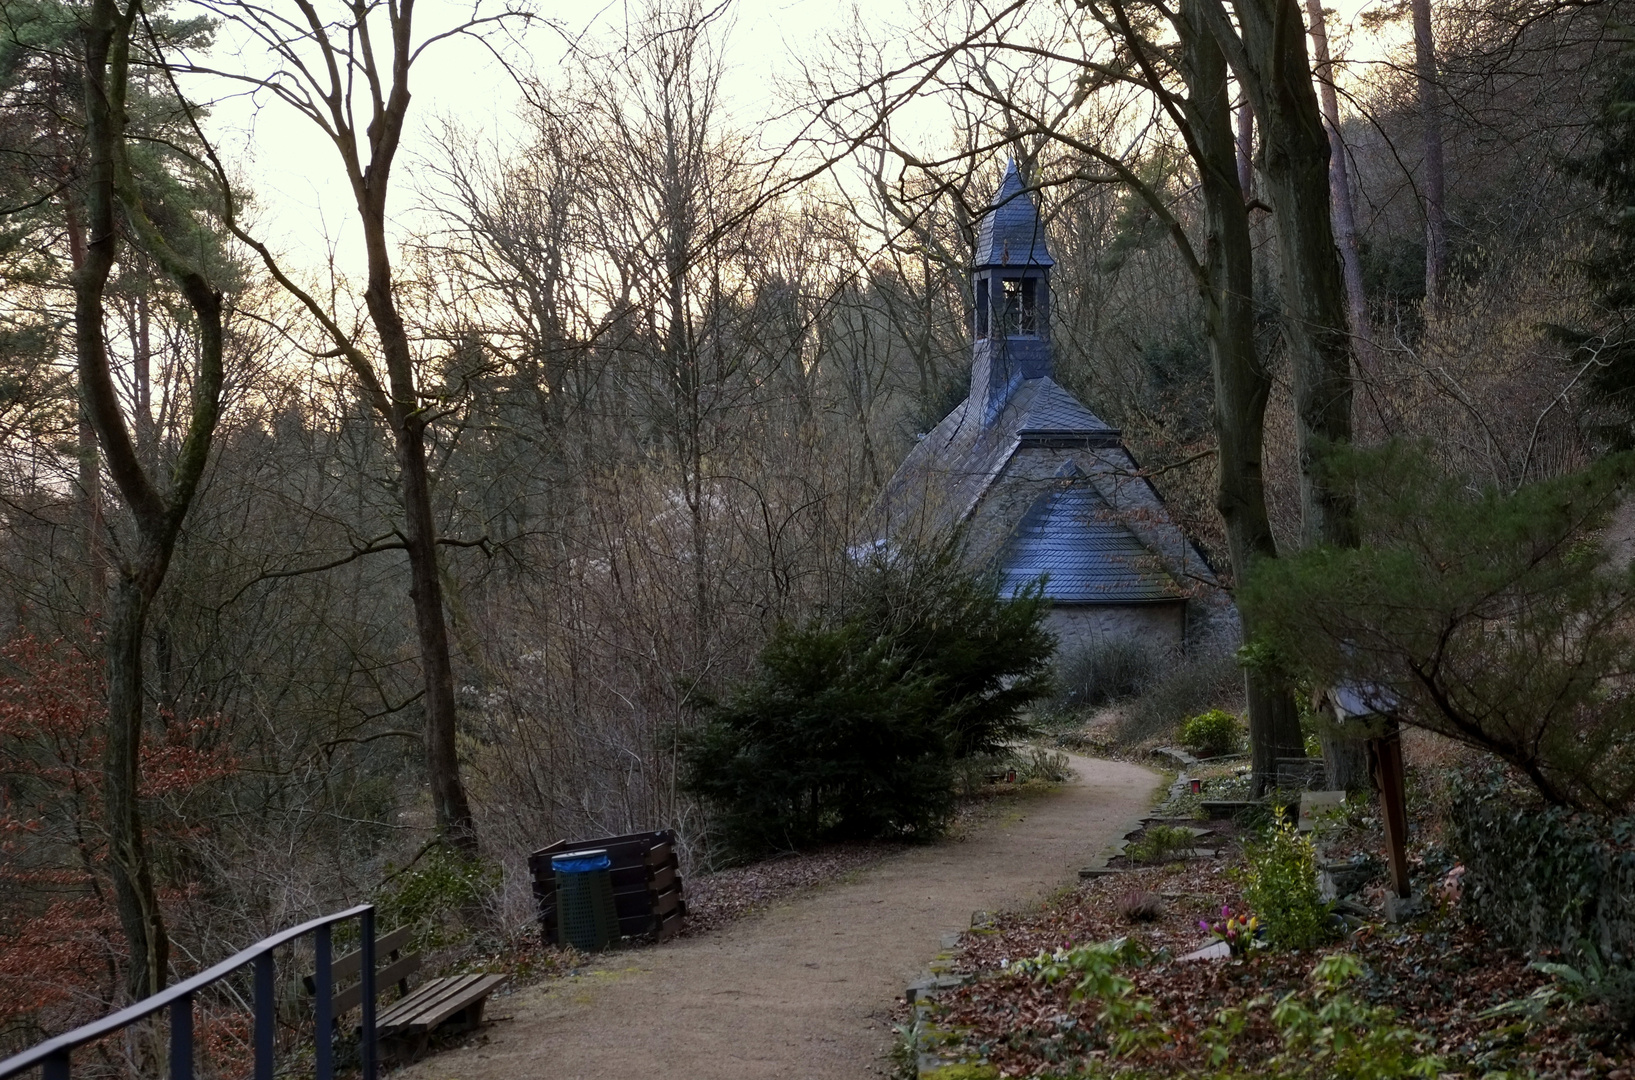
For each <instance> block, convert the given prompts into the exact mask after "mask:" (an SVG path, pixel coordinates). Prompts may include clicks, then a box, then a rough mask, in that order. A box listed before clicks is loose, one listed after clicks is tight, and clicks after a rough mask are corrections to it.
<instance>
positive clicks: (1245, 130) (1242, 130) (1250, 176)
mask: <svg viewBox="0 0 1635 1080" xmlns="http://www.w3.org/2000/svg"><path fill="white" fill-rule="evenodd" d="M1238 187H1240V188H1242V189H1243V198H1244V201H1245V202H1247V201H1248V200H1250V199H1252V198H1254V197H1255V110H1253V109H1251V108H1250V107H1249V103H1248V102H1247V101H1244V102H1243V103H1241V104H1240V105H1238Z"/></svg>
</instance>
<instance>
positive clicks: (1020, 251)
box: [972, 158, 1055, 270]
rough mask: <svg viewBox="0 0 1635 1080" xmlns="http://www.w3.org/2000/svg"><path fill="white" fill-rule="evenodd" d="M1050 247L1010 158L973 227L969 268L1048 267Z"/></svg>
mask: <svg viewBox="0 0 1635 1080" xmlns="http://www.w3.org/2000/svg"><path fill="white" fill-rule="evenodd" d="M1054 264H1055V260H1054V259H1052V258H1051V257H1050V249H1049V248H1048V247H1046V246H1045V230H1044V225H1043V224H1042V223H1041V222H1040V221H1039V209H1038V207H1037V206H1035V205H1034V201H1033V193H1032V192H1030V191H1028V190H1027V185H1025V184H1024V183H1023V182H1022V172H1021V170H1020V169H1019V168H1017V166H1016V159H1015V158H1011V159H1010V162H1009V164H1007V165H1006V166H1005V178H1004V179H1003V180H1002V181H1000V184H999V191H998V192H996V193H995V194H994V197H993V203H992V204H991V205H990V206H989V208H988V212H987V213H986V214H984V215H982V224H981V225H980V226H979V227H978V229H977V240H976V259H975V260H974V261H973V263H972V268H973V269H977V270H980V269H982V268H983V267H988V266H1052V265H1054Z"/></svg>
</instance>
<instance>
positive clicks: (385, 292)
mask: <svg viewBox="0 0 1635 1080" xmlns="http://www.w3.org/2000/svg"><path fill="white" fill-rule="evenodd" d="M384 187H385V185H384V183H382V184H381V185H380V186H379V188H376V189H372V190H370V191H369V192H368V196H369V197H368V198H366V199H360V200H359V209H360V211H362V216H363V218H364V237H365V246H366V250H367V252H368V257H369V285H368V288H367V289H366V290H365V292H364V300H365V302H366V303H367V304H368V307H369V318H370V322H371V323H372V324H373V325H374V327H375V334H376V336H377V337H379V339H380V345H381V352H382V354H383V355H384V358H385V361H386V372H387V379H388V386H389V389H390V393H391V398H390V404H389V406H388V408H387V410H386V416H385V420H386V422H387V424H388V425H389V426H390V427H391V431H392V442H393V449H394V452H395V456H396V459H397V467H398V483H399V484H400V490H401V493H402V494H401V498H402V501H403V546H404V550H405V551H406V552H407V554H408V557H409V600H410V603H411V604H412V605H413V608H414V622H415V631H416V633H417V636H418V637H419V639H420V671H421V678H422V680H423V682H424V685H425V690H426V694H425V699H424V700H425V703H426V706H425V708H426V776H427V779H428V781H429V782H430V784H431V793H432V807H433V810H434V812H435V815H436V821H437V827H438V829H439V830H440V831H441V832H442V833H443V835H444V836H445V837H447V838H448V840H449V841H450V843H452V844H453V845H454V846H455V847H456V848H457V849H459V850H460V851H462V852H464V853H465V854H468V855H475V854H476V853H477V827H476V822H475V820H474V819H473V817H472V814H471V803H470V801H469V800H468V799H467V797H466V791H465V785H464V783H462V782H461V779H460V752H459V730H460V723H459V714H458V712H457V711H456V708H455V701H454V664H453V660H452V657H451V655H450V652H449V636H448V622H447V620H446V617H445V613H444V604H443V581H442V578H441V576H440V575H439V573H438V567H437V546H438V545H437V521H436V516H435V514H434V513H433V510H432V497H431V471H430V469H429V468H428V466H427V464H426V423H425V419H424V413H423V411H422V410H421V408H420V395H419V392H418V390H417V389H416V386H415V379H414V354H413V351H412V350H411V349H410V346H409V335H408V332H407V331H406V330H405V329H404V326H403V318H402V316H401V315H400V314H399V312H398V310H397V303H396V300H395V299H394V298H393V296H392V269H391V259H390V256H389V254H388V249H387V247H386V200H385V190H384Z"/></svg>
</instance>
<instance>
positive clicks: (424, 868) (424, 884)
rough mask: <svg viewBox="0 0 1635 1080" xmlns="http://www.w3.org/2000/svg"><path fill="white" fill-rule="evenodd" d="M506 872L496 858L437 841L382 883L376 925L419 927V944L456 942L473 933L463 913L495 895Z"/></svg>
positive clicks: (384, 927)
mask: <svg viewBox="0 0 1635 1080" xmlns="http://www.w3.org/2000/svg"><path fill="white" fill-rule="evenodd" d="M502 876H503V875H502V873H501V870H500V867H499V866H498V865H497V864H496V863H492V862H489V861H487V860H486V859H470V858H466V857H465V856H463V855H461V854H460V853H459V852H458V851H456V850H454V848H452V847H450V846H449V845H447V844H443V843H435V844H432V845H431V846H430V847H428V848H426V849H425V850H424V851H423V852H422V853H421V854H420V857H419V858H418V859H416V860H415V861H413V862H412V863H410V864H409V865H408V866H405V867H404V868H403V869H402V870H399V871H397V873H395V874H394V875H393V876H392V877H390V878H388V879H387V881H386V883H385V884H384V885H382V886H381V888H380V890H379V892H378V894H377V895H376V897H375V908H376V913H375V926H376V928H377V930H378V931H379V932H380V933H386V932H387V931H390V930H395V929H397V928H398V927H400V926H413V927H415V932H414V935H413V937H412V938H411V939H410V944H411V945H412V947H413V948H416V949H434V948H439V947H441V946H444V945H451V944H454V943H455V942H458V941H461V940H464V938H465V937H466V936H467V934H468V933H469V931H467V930H466V929H465V928H464V927H463V926H462V920H461V919H460V916H461V915H462V914H463V913H465V912H468V911H470V910H471V909H472V908H475V907H477V906H478V905H480V904H482V903H483V902H484V901H486V900H487V899H488V898H489V897H490V896H492V895H493V894H494V893H495V892H496V891H497V890H498V889H499V886H500V880H501V877H502Z"/></svg>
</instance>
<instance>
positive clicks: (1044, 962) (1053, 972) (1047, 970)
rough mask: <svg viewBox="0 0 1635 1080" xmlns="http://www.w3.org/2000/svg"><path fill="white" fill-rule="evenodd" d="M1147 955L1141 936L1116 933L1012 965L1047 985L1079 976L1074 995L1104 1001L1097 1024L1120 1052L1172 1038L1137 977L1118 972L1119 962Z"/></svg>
mask: <svg viewBox="0 0 1635 1080" xmlns="http://www.w3.org/2000/svg"><path fill="white" fill-rule="evenodd" d="M1145 959H1146V950H1145V949H1143V948H1142V946H1141V943H1140V942H1138V941H1131V940H1130V939H1129V938H1114V939H1113V940H1112V941H1102V942H1098V943H1096V944H1093V945H1079V946H1077V947H1075V948H1072V949H1058V950H1057V951H1056V952H1054V953H1040V954H1039V955H1038V956H1035V957H1034V958H1033V959H1031V960H1022V961H1018V962H1017V963H1015V964H1012V965H1011V967H1010V970H1011V971H1012V972H1014V973H1016V974H1018V975H1022V976H1024V977H1027V978H1032V979H1035V980H1037V981H1039V982H1042V983H1044V984H1045V985H1047V986H1054V985H1055V984H1056V983H1059V982H1061V981H1062V980H1064V979H1068V978H1072V977H1074V976H1077V977H1078V982H1077V984H1075V985H1074V987H1073V992H1072V994H1071V999H1072V1000H1073V1001H1089V1000H1094V1001H1099V1002H1101V1012H1100V1013H1098V1014H1097V1016H1096V1025H1097V1027H1098V1028H1099V1029H1100V1031H1101V1033H1102V1035H1103V1037H1104V1038H1105V1039H1106V1040H1107V1045H1108V1046H1109V1047H1110V1048H1111V1049H1112V1051H1113V1054H1114V1055H1115V1056H1119V1057H1122V1056H1125V1055H1127V1054H1131V1053H1134V1052H1135V1051H1137V1050H1140V1049H1142V1048H1144V1047H1148V1046H1157V1045H1160V1044H1162V1043H1164V1042H1166V1041H1167V1040H1168V1039H1169V1029H1168V1028H1167V1027H1166V1026H1165V1025H1163V1024H1160V1023H1157V1022H1155V1021H1154V1019H1153V1004H1152V999H1151V998H1146V997H1140V996H1138V995H1137V994H1136V993H1135V983H1134V981H1132V980H1131V979H1130V977H1129V976H1127V975H1121V974H1119V968H1121V967H1125V966H1128V965H1132V964H1139V963H1141V962H1142V961H1144V960H1145Z"/></svg>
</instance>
